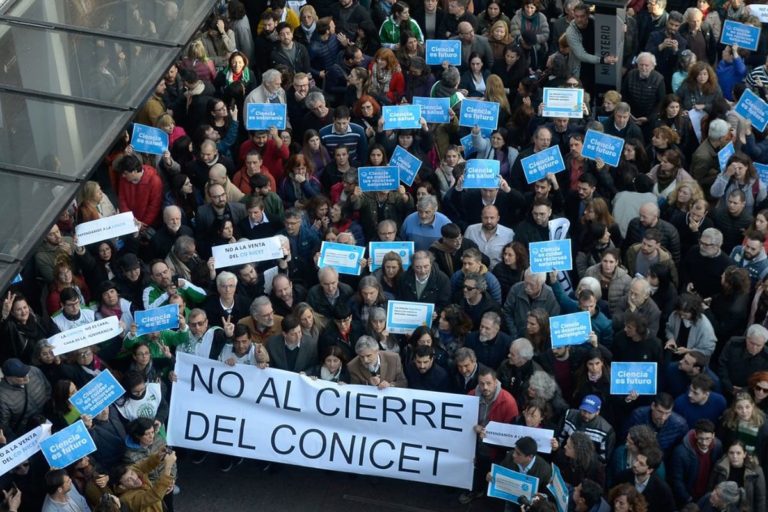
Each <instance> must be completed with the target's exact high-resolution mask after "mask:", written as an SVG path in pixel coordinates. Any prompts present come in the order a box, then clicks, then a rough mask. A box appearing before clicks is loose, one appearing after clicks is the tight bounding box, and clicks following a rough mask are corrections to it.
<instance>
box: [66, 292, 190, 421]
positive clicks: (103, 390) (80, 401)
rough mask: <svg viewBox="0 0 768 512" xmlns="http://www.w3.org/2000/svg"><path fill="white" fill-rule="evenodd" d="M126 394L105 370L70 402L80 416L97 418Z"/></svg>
mask: <svg viewBox="0 0 768 512" xmlns="http://www.w3.org/2000/svg"><path fill="white" fill-rule="evenodd" d="M174 306H177V304H174ZM137 313H138V311H137ZM124 393H125V389H123V386H121V385H120V383H119V382H117V379H115V376H114V375H112V372H110V371H109V370H104V371H102V372H101V373H99V374H98V375H97V376H96V378H95V379H92V380H91V381H90V382H89V383H88V384H86V385H85V386H83V387H82V388H80V389H79V390H78V392H77V393H75V394H74V395H72V396H71V397H69V401H70V402H71V403H72V405H74V406H75V409H77V410H78V411H79V412H80V414H82V415H88V416H96V415H97V414H99V413H100V412H101V411H103V410H104V409H106V408H107V407H109V406H110V405H112V403H114V401H115V400H117V399H118V398H120V397H121V396H123V394H124Z"/></svg>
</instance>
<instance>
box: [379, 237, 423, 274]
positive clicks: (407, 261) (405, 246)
mask: <svg viewBox="0 0 768 512" xmlns="http://www.w3.org/2000/svg"><path fill="white" fill-rule="evenodd" d="M388 252H394V253H395V254H397V255H398V256H400V259H401V260H403V268H404V269H405V270H408V267H410V266H411V258H413V253H414V243H413V242H369V243H368V257H369V258H370V267H371V272H374V271H376V270H378V269H380V268H381V262H382V260H383V259H384V256H385V255H386V254H387V253H388Z"/></svg>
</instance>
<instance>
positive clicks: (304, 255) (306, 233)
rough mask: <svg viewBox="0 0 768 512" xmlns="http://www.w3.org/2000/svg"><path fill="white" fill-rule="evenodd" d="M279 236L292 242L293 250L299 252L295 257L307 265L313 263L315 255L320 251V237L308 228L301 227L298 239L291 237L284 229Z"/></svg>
mask: <svg viewBox="0 0 768 512" xmlns="http://www.w3.org/2000/svg"><path fill="white" fill-rule="evenodd" d="M279 234H280V235H285V236H286V237H288V240H290V241H291V248H292V249H295V250H296V251H298V254H296V255H295V256H298V257H299V259H301V260H302V261H303V262H305V263H311V262H312V261H313V259H312V258H313V257H314V256H315V253H316V252H317V251H319V250H320V237H319V236H317V233H315V232H314V231H313V230H312V229H310V228H309V227H307V226H304V225H302V226H301V228H300V231H299V236H298V237H291V236H289V235H288V233H287V232H286V231H285V230H284V229H283V230H282V231H280V233H279ZM294 241H295V242H294Z"/></svg>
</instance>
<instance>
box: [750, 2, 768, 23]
mask: <svg viewBox="0 0 768 512" xmlns="http://www.w3.org/2000/svg"><path fill="white" fill-rule="evenodd" d="M747 9H749V11H750V12H751V13H752V16H755V17H756V18H757V19H759V20H760V23H768V5H766V4H752V5H748V6H747Z"/></svg>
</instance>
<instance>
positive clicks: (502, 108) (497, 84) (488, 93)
mask: <svg viewBox="0 0 768 512" xmlns="http://www.w3.org/2000/svg"><path fill="white" fill-rule="evenodd" d="M483 98H484V99H485V101H493V102H495V103H498V104H499V126H505V125H506V124H507V121H508V120H509V117H510V116H511V115H512V107H511V106H510V105H509V100H508V99H507V93H506V91H504V81H503V80H502V79H501V77H500V76H499V75H496V74H490V75H488V78H487V79H486V80H485V94H484V95H483Z"/></svg>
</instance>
